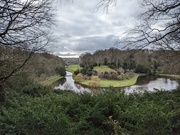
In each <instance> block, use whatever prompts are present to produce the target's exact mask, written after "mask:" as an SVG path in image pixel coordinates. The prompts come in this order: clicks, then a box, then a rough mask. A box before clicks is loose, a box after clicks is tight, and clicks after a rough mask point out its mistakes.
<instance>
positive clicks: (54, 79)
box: [41, 75, 63, 86]
mask: <svg viewBox="0 0 180 135" xmlns="http://www.w3.org/2000/svg"><path fill="white" fill-rule="evenodd" d="M61 78H63V77H62V76H60V75H55V76H51V77H49V78H48V79H47V80H45V81H43V82H41V84H42V85H44V86H49V85H51V84H53V83H54V82H56V81H58V80H59V79H61Z"/></svg>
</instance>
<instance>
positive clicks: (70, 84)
mask: <svg viewBox="0 0 180 135" xmlns="http://www.w3.org/2000/svg"><path fill="white" fill-rule="evenodd" d="M57 84H58V85H56V86H57V87H55V89H61V90H72V91H74V92H77V93H82V92H91V91H97V90H98V91H99V90H103V89H102V88H98V89H96V88H88V87H84V86H82V85H80V84H76V83H75V82H74V79H73V78H72V73H71V72H66V79H61V80H59V81H58V83H57ZM178 86H180V79H170V78H164V77H157V76H141V77H139V78H138V80H137V82H136V84H135V85H133V86H129V87H124V88H116V89H117V90H119V89H120V90H124V91H125V93H127V94H128V93H132V92H144V91H145V90H146V91H155V90H157V89H158V90H160V89H162V90H166V91H169V90H172V89H176V88H177V87H178Z"/></svg>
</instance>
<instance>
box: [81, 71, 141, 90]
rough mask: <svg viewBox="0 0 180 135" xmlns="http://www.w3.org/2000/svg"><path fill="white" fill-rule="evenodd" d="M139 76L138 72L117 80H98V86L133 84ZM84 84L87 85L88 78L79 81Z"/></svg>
mask: <svg viewBox="0 0 180 135" xmlns="http://www.w3.org/2000/svg"><path fill="white" fill-rule="evenodd" d="M138 77H139V75H138V74H135V76H134V77H133V78H130V79H126V80H122V81H118V80H100V86H99V87H109V86H113V87H125V86H131V85H134V84H135V83H136V81H137V78H138ZM80 83H82V84H84V85H89V80H84V81H82V82H80Z"/></svg>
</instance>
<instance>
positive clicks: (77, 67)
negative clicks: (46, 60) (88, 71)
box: [67, 64, 82, 73]
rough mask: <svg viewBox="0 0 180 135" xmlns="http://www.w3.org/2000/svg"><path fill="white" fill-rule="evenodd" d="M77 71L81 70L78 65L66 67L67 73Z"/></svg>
mask: <svg viewBox="0 0 180 135" xmlns="http://www.w3.org/2000/svg"><path fill="white" fill-rule="evenodd" d="M77 69H82V68H81V67H80V66H79V65H77V64H76V65H69V66H68V67H67V70H68V71H70V72H72V73H73V72H74V71H76V70H77Z"/></svg>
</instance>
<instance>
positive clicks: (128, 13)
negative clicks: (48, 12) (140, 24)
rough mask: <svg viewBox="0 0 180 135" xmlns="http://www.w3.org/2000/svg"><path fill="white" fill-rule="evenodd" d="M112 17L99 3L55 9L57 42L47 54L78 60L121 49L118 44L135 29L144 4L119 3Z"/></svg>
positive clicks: (80, 0) (79, 1) (91, 0)
mask: <svg viewBox="0 0 180 135" xmlns="http://www.w3.org/2000/svg"><path fill="white" fill-rule="evenodd" d="M117 1H118V2H117V5H116V6H115V7H111V9H110V10H109V13H108V14H107V13H106V12H104V11H103V9H99V10H98V11H97V4H98V2H99V0H86V1H85V0H74V2H73V3H68V4H67V3H66V4H65V3H64V4H61V6H60V5H59V4H57V5H55V7H54V8H56V9H57V10H56V18H55V19H56V22H55V25H54V26H53V27H52V29H51V33H53V37H55V38H56V41H55V42H54V43H53V44H51V45H50V46H49V48H48V50H49V51H50V52H51V53H53V54H55V55H58V56H61V57H77V56H79V55H80V54H82V53H85V52H94V51H96V50H100V49H108V48H111V47H117V48H121V45H117V44H115V42H116V41H117V40H118V39H120V38H122V36H123V33H124V32H126V31H127V30H128V29H129V28H132V27H133V26H134V25H135V23H136V21H137V15H138V14H139V13H140V12H142V7H141V6H140V1H141V0H117Z"/></svg>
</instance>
